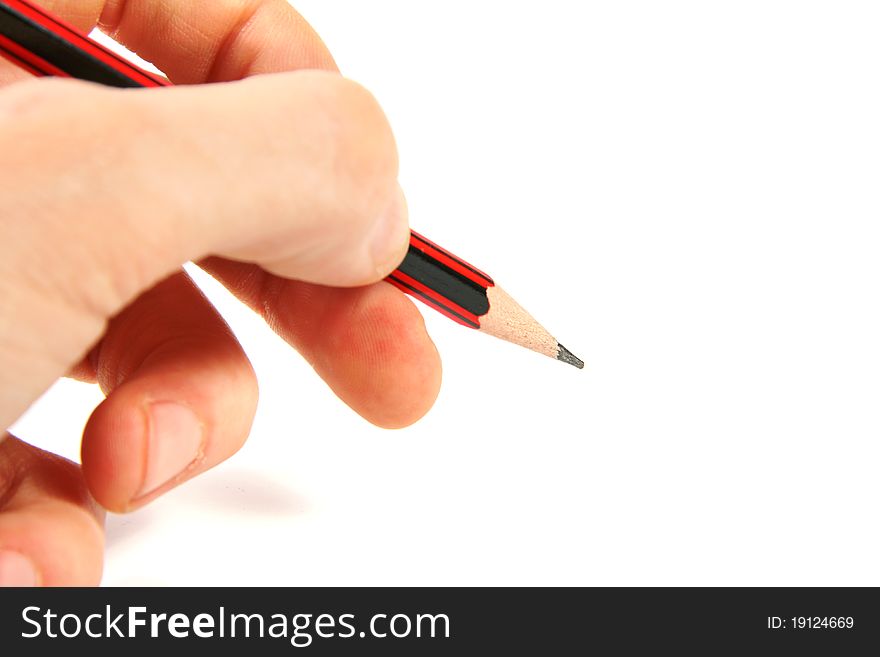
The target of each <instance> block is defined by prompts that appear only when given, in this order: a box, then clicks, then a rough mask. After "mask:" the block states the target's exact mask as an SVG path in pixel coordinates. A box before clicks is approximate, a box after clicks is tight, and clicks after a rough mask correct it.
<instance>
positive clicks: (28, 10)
mask: <svg viewBox="0 0 880 657" xmlns="http://www.w3.org/2000/svg"><path fill="white" fill-rule="evenodd" d="M4 2H5V4H6V5H8V6H9V7H11V8H12V9H15V10H16V11H18V12H19V13H21V14H22V15H24V16H26V17H28V18H30V19H31V20H32V21H34V22H35V23H37V24H39V25H41V26H42V27H43V28H45V29H47V30H49V31H50V32H52V33H53V34H56V35H57V36H58V37H59V38H61V39H63V40H65V41H67V42H69V43H71V44H72V45H75V46H76V47H77V48H79V49H80V50H82V51H84V52H86V53H88V54H89V55H91V56H92V57H94V58H95V59H97V60H99V61H100V62H102V63H104V64H106V65H107V66H109V67H111V68H113V69H115V70H116V71H118V72H119V73H122V74H124V75H126V76H128V77H130V78H131V79H133V80H134V81H135V82H138V83H139V84H142V85H144V86H146V87H157V86H166V85H167V84H168V83H167V82H166V81H165V80H163V79H162V78H160V77H158V76H155V75H153V74H152V73H149V72H147V71H144V70H143V69H141V68H138V67H137V66H135V65H134V64H132V63H131V62H129V61H128V60H126V59H124V58H122V57H120V56H119V55H117V54H116V53H114V52H113V51H112V50H109V49H107V48H105V47H104V46H102V45H101V44H99V43H97V42H95V41H92V40H91V39H90V38H88V37H87V36H86V35H84V34H82V33H81V32H80V31H79V29H78V28H77V27H75V26H74V25H71V24H70V23H68V22H66V21H64V20H62V19H60V18H58V17H57V16H53V15H51V14H49V13H48V12H46V11H45V10H44V9H42V8H41V7H38V6H36V5H32V4H31V3H29V2H26V1H25V0H4ZM53 75H54V74H53Z"/></svg>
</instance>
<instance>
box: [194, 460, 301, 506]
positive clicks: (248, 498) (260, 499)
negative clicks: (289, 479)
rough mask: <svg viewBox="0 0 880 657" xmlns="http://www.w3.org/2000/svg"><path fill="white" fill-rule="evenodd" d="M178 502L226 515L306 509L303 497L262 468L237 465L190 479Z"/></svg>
mask: <svg viewBox="0 0 880 657" xmlns="http://www.w3.org/2000/svg"><path fill="white" fill-rule="evenodd" d="M181 501H183V502H185V503H186V505H187V506H191V505H195V506H198V507H199V508H201V509H204V510H206V511H220V512H222V513H224V514H229V515H235V514H236V513H238V514H246V515H249V516H253V515H260V516H293V515H302V514H304V513H306V512H307V511H308V508H309V507H308V502H307V500H306V499H305V498H304V497H302V496H300V495H299V494H298V493H297V492H295V491H293V490H292V489H291V488H290V487H288V486H287V485H285V484H283V483H280V482H278V481H273V480H272V479H270V478H268V477H267V475H266V472H265V471H260V470H256V469H253V470H251V469H241V468H226V469H225V472H223V473H222V474H220V473H216V474H215V475H214V476H211V477H206V478H205V481H202V480H199V481H197V482H190V490H189V491H187V495H186V496H185V499H184V500H181Z"/></svg>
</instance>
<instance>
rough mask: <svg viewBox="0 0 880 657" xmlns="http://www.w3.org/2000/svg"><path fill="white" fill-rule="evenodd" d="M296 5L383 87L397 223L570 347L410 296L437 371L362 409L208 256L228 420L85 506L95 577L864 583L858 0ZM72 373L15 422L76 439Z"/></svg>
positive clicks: (874, 49) (878, 377) (862, 12)
mask: <svg viewBox="0 0 880 657" xmlns="http://www.w3.org/2000/svg"><path fill="white" fill-rule="evenodd" d="M296 6H297V7H298V8H299V10H300V11H301V12H302V13H303V14H304V15H305V16H306V17H307V18H308V19H309V20H310V21H311V22H312V23H313V25H314V26H315V27H316V28H317V29H318V31H319V32H320V33H321V34H322V36H323V37H324V39H325V41H326V42H327V44H328V45H329V47H330V48H331V50H332V51H333V52H334V54H335V56H336V58H337V61H338V63H339V64H340V66H341V67H342V69H343V72H344V73H346V74H347V75H348V76H350V77H352V78H354V79H357V80H358V81H360V82H362V83H363V84H365V85H366V86H368V87H369V88H370V89H372V90H373V91H374V93H375V94H376V96H377V97H378V98H379V100H380V102H381V103H382V104H383V106H384V107H385V109H386V111H387V113H388V115H389V117H390V119H391V122H392V124H393V126H394V127H395V131H396V135H397V139H398V143H399V148H400V152H401V167H402V170H401V181H402V183H403V185H404V188H405V190H406V192H407V195H408V199H409V203H410V210H411V220H412V223H413V226H414V227H416V228H417V229H418V230H420V231H422V232H424V233H425V234H426V235H428V236H430V237H431V238H432V239H434V240H436V241H438V242H439V243H441V244H443V245H445V246H447V247H449V248H451V249H452V250H453V251H455V252H458V253H459V255H461V256H462V257H465V258H466V259H469V260H471V261H472V262H474V264H476V265H477V266H479V267H481V268H484V269H485V270H487V271H489V272H490V273H491V274H492V275H494V276H495V278H496V280H498V281H499V282H500V283H501V284H502V285H503V286H504V287H505V288H506V289H507V290H508V291H510V292H511V293H512V294H514V296H516V297H517V298H518V299H519V300H520V301H521V302H522V303H523V304H524V305H525V306H526V307H527V308H529V309H530V310H531V311H532V312H533V314H535V315H536V316H537V317H539V318H540V319H542V320H543V322H544V323H545V325H546V326H547V327H548V328H549V329H550V330H551V332H554V333H555V334H556V335H557V337H558V338H559V339H560V340H561V341H562V342H563V343H564V344H566V345H567V346H568V347H570V348H571V349H572V351H574V352H575V353H577V354H578V355H580V356H581V357H583V358H584V359H585V360H586V361H587V369H586V370H584V371H582V372H579V371H577V370H575V369H574V368H570V367H567V366H565V365H563V364H561V363H556V362H553V361H551V360H549V359H544V358H542V357H540V356H537V355H534V354H532V353H529V352H526V351H523V350H519V349H517V348H515V347H512V346H509V345H507V344H504V343H501V342H499V341H493V340H491V339H489V338H486V337H484V336H481V335H478V334H475V333H473V332H470V331H468V330H466V329H464V328H461V327H458V326H457V325H454V324H452V323H451V322H448V320H446V319H445V318H442V317H440V316H439V315H436V314H434V313H433V312H432V311H430V310H426V311H425V315H426V319H427V321H428V325H429V328H430V330H431V332H432V334H433V336H434V338H435V340H436V342H437V344H438V347H439V348H440V350H441V353H442V355H443V359H444V386H443V390H442V392H441V396H440V399H439V401H438V403H437V405H436V407H435V408H434V410H433V411H432V412H431V413H430V414H429V415H428V416H427V417H426V418H425V419H424V420H423V421H422V422H420V423H419V424H417V425H416V426H414V427H413V428H410V429H407V430H403V431H399V432H384V431H381V430H378V429H375V428H372V427H370V426H369V425H367V424H366V423H365V422H364V421H363V420H361V419H360V418H358V417H357V416H355V415H354V414H353V413H352V412H351V411H350V410H349V409H348V408H347V407H346V406H344V405H343V404H342V403H341V402H339V401H338V400H337V399H336V398H335V397H334V396H333V394H332V393H331V392H329V391H328V389H327V388H326V387H325V386H324V384H323V383H322V382H321V381H320V380H319V379H318V378H317V377H316V376H315V375H314V374H313V373H312V372H311V370H310V368H309V367H308V366H307V365H306V364H305V363H304V361H303V360H302V359H301V358H300V357H299V356H298V355H296V354H295V353H293V352H292V351H291V350H290V349H288V348H287V347H286V346H285V345H284V344H283V343H282V342H281V341H280V340H279V339H277V338H275V337H274V336H273V335H272V334H271V333H270V332H269V331H268V330H267V329H266V328H265V327H263V326H262V325H261V323H260V322H259V320H257V319H256V318H255V317H254V316H253V315H251V314H250V313H249V312H248V311H246V310H243V309H242V308H241V307H240V306H239V305H237V304H236V303H235V302H234V301H231V300H229V299H228V297H226V296H224V295H223V294H222V293H221V292H220V291H218V290H217V289H216V285H214V286H210V285H208V284H206V289H208V291H209V292H210V294H211V296H212V298H213V299H215V300H216V301H217V303H218V305H219V306H220V307H221V309H222V310H223V312H224V314H225V315H226V316H227V318H228V319H229V321H230V323H231V325H232V326H233V328H234V329H235V331H236V332H237V334H238V335H239V336H240V338H241V340H242V342H243V343H244V346H245V348H246V350H247V352H248V354H249V355H250V356H251V357H252V359H253V362H254V365H255V367H256V369H257V372H258V375H259V378H260V382H261V391H262V393H261V394H262V396H261V401H260V407H259V412H258V416H257V420H256V423H255V425H254V429H253V433H252V436H251V439H250V441H249V442H248V444H247V445H246V446H245V447H244V449H243V450H242V451H241V452H240V453H239V454H238V455H237V456H236V457H235V458H233V459H232V460H231V461H229V462H228V463H225V464H223V465H222V466H220V467H218V468H216V469H215V470H213V471H212V472H210V473H208V474H206V475H204V476H202V477H201V478H199V479H198V480H196V481H193V482H191V483H189V484H186V485H185V486H183V487H182V488H181V489H179V490H177V491H175V492H173V493H171V494H169V495H167V496H166V497H165V498H163V499H162V500H160V501H158V502H157V503H155V504H153V505H151V506H150V507H149V508H147V509H145V510H143V511H140V512H137V513H134V514H131V515H128V516H110V517H108V520H107V564H106V574H105V578H104V582H105V584H109V585H116V584H184V585H188V584H218V585H219V584H256V585H262V584H267V585H274V584H285V585H306V584H311V585H334V584H382V585H386V584H387V585H396V584H403V585H428V584H440V585H445V584H473V585H482V584H503V585H513V584H582V585H599V584H604V585H635V584H644V585H652V584H674V585H684V584H692V585H701V584H732V585H738V584H765V585H777V584H778V585H781V584H788V585H806V584H820V585H827V584H838V585H857V584H872V585H878V584H880V566H878V560H877V558H876V557H877V554H878V552H880V531H878V513H877V506H878V499H880V482H878V476H877V472H878V456H880V449H878V437H880V431H878V430H880V414H878V402H880V308H878V282H880V258H878V246H880V239H878V238H880V228H878V211H880V195H878V180H880V179H878V174H880V129H878V123H880V118H878V117H880V94H878V89H880V87H878V84H877V80H878V75H880V72H878V67H880V40H878V39H877V34H876V30H877V25H878V19H880V12H878V9H877V5H876V3H871V2H861V3H860V2H847V3H830V2H809V1H798V2H768V1H766V0H763V1H760V2H753V1H740V2H736V3H720V2H711V3H710V2H696V1H695V2H649V1H645V2H626V1H620V2H580V3H575V2H562V1H556V2H551V1H545V2H541V3H534V2H511V1H508V2H503V3H502V2H488V1H483V2H476V1H474V0H471V1H469V2H465V1H461V0H457V1H453V0H447V1H446V2H442V3H424V2H411V1H410V2H407V1H405V0H398V1H392V0H372V1H371V2H362V1H358V0H348V1H342V0H332V1H330V0H302V1H300V2H298V3H296ZM98 400H99V393H98V392H96V391H95V390H94V389H92V388H90V387H88V386H83V385H81V384H75V383H71V382H62V383H60V384H59V385H58V386H56V388H55V389H53V390H52V391H51V392H50V393H49V394H48V395H47V396H46V397H45V398H44V399H43V400H42V401H41V402H40V403H39V404H38V405H36V406H35V407H34V408H33V409H32V411H31V412H30V413H29V414H28V415H27V416H26V417H25V418H24V420H23V421H22V422H21V423H19V425H18V427H17V428H16V430H17V431H18V432H19V433H20V434H21V435H22V436H23V437H25V438H27V439H29V440H32V441H33V442H36V443H38V444H40V445H43V446H47V445H48V446H53V447H55V448H56V449H57V450H58V451H60V452H62V453H64V454H65V455H67V456H69V457H72V458H76V457H77V454H78V440H79V434H80V431H81V429H82V426H83V424H84V422H85V419H86V418H87V416H88V413H89V412H90V410H91V408H92V407H93V406H94V405H95V404H96V403H97V401H98Z"/></svg>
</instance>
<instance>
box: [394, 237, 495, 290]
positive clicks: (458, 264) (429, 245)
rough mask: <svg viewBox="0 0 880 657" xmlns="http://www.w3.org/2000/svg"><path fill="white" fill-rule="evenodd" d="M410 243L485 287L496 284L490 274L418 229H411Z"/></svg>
mask: <svg viewBox="0 0 880 657" xmlns="http://www.w3.org/2000/svg"><path fill="white" fill-rule="evenodd" d="M409 243H410V244H412V245H413V246H414V247H416V248H417V249H419V251H423V252H424V253H427V254H428V255H429V256H431V257H432V258H434V259H436V260H438V261H439V262H442V263H443V264H444V265H446V266H447V267H449V268H450V269H452V270H453V271H456V272H458V273H459V274H461V275H462V276H465V277H466V278H468V279H470V280H472V281H474V282H475V283H477V284H478V285H481V286H483V287H492V286H493V285H495V281H493V280H492V278H491V277H490V276H489V275H488V274H485V273H484V272H482V271H480V270H479V269H477V268H476V267H474V266H473V265H472V264H470V263H469V262H466V261H464V260H462V259H461V258H459V257H458V256H456V255H453V254H451V253H450V252H449V251H447V250H446V249H444V248H443V247H441V246H438V245H437V244H434V242H432V241H431V240H429V239H427V238H426V237H424V236H423V235H420V234H419V233H417V232H416V231H411V235H410V240H409Z"/></svg>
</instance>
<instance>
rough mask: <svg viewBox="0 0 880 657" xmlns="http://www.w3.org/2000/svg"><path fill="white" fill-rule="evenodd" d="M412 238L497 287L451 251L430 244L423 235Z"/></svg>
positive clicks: (414, 235) (487, 277)
mask: <svg viewBox="0 0 880 657" xmlns="http://www.w3.org/2000/svg"><path fill="white" fill-rule="evenodd" d="M412 237H413V238H414V239H417V240H418V241H419V242H421V243H422V244H424V245H425V246H427V247H429V248H432V249H437V250H438V251H439V252H440V253H442V254H443V255H445V256H446V257H447V258H449V259H450V260H455V262H457V263H458V264H460V265H461V266H462V267H464V268H465V269H467V270H468V271H471V272H473V273H474V274H476V275H477V276H479V277H480V278H482V279H483V280H484V281H487V282H488V283H489V284H490V285H495V281H493V280H492V279H491V278H490V277H489V276H488V275H486V274H484V273H483V272H481V271H477V270H476V269H474V267H473V266H472V265H469V264H468V263H466V262H465V261H464V260H462V259H461V258H459V257H458V256H456V255H453V254H451V253H450V252H449V251H447V250H446V249H444V248H443V247H441V246H438V245H437V244H434V243H433V242H428V241H427V240H426V239H425V238H424V237H422V236H421V235H416V234H415V233H413V235H412Z"/></svg>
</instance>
